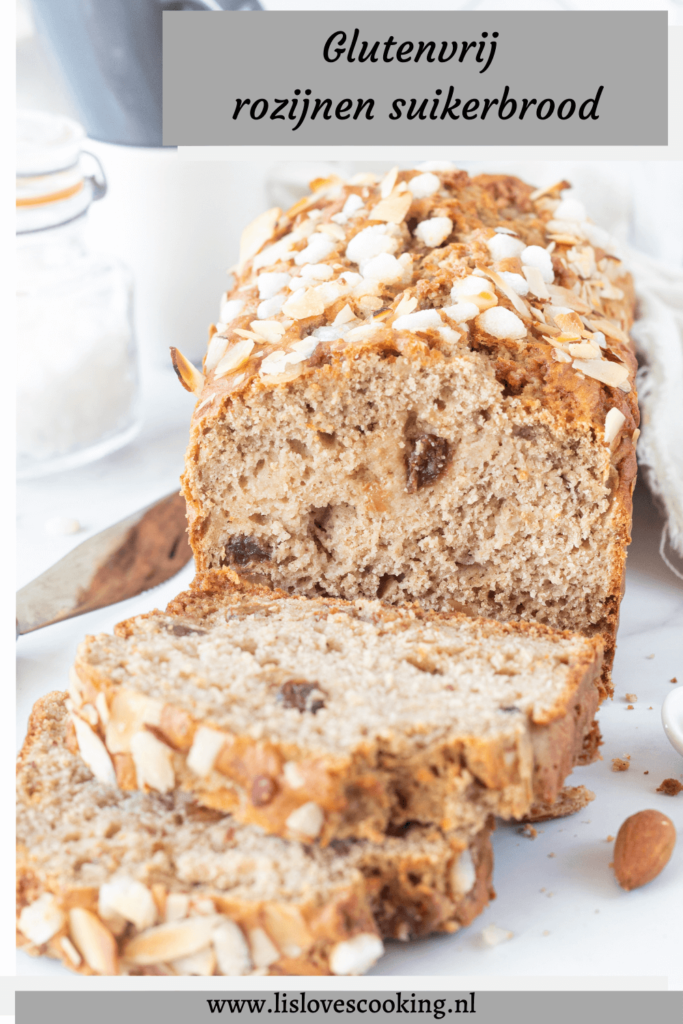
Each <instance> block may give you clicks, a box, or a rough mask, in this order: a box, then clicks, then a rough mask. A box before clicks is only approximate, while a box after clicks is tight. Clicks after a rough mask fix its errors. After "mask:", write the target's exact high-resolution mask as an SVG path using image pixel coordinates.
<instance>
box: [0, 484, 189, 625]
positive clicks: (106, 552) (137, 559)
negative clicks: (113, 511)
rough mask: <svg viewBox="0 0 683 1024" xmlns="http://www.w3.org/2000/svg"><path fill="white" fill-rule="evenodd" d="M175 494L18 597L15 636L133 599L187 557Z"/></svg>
mask: <svg viewBox="0 0 683 1024" xmlns="http://www.w3.org/2000/svg"><path fill="white" fill-rule="evenodd" d="M186 530H187V522H186V518H185V499H184V498H183V497H182V495H180V494H178V493H174V494H167V495H166V496H165V497H164V498H160V499H159V500H158V501H155V502H153V503H152V504H151V505H147V506H146V507H145V508H142V509H140V510H139V511H137V512H134V513H133V515H131V516H127V517H126V518H125V519H122V520H121V521H120V522H118V523H115V524H114V526H109V527H108V528H107V529H106V530H102V531H101V532H100V533H97V534H95V536H94V537H90V538H89V539H88V540H86V541H83V543H82V544H79V545H78V547H76V548H74V549H73V551H70V552H69V554H68V555H66V556H65V557H64V558H62V559H60V561H59V562H56V563H55V565H53V566H51V567H50V568H49V569H48V570H47V571H46V572H44V573H42V575H40V576H38V577H36V579H34V580H32V581H31V582H30V583H27V585H26V586H25V587H22V588H21V590H19V591H18V592H17V635H23V634H24V633H31V632H32V631H33V630H34V629H40V628H41V627H42V626H49V625H51V624H52V623H53V622H61V621H62V620H63V619H70V618H73V617H74V616H75V615H83V614H84V612H91V611H94V610H95V609H96V608H105V607H106V606H107V605H110V604H116V602H117V601H123V600H125V599H126V598H128V597H135V595H136V594H141V593H142V592H143V591H144V590H149V589H150V587H155V586H157V585H158V584H159V583H163V582H164V581H165V580H167V579H170V578H171V576H174V575H175V574H176V573H177V572H179V570H180V569H182V567H183V566H184V565H186V564H187V562H188V561H189V560H190V558H191V557H192V550H191V548H190V545H189V543H188V540H187V532H186Z"/></svg>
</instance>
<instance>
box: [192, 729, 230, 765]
mask: <svg viewBox="0 0 683 1024" xmlns="http://www.w3.org/2000/svg"><path fill="white" fill-rule="evenodd" d="M224 744H225V736H224V735H223V733H222V732H218V731H217V730H216V729H207V727H206V726H204V725H202V726H200V727H199V729H197V731H196V733H195V735H194V741H193V743H192V747H191V749H190V753H189V754H188V755H187V767H188V768H189V769H190V770H191V771H193V772H194V773H195V775H199V776H200V777H201V778H206V776H207V775H209V774H210V773H211V772H212V771H213V766H214V764H215V763H216V758H217V757H218V755H219V754H220V752H221V748H222V747H223V746H224Z"/></svg>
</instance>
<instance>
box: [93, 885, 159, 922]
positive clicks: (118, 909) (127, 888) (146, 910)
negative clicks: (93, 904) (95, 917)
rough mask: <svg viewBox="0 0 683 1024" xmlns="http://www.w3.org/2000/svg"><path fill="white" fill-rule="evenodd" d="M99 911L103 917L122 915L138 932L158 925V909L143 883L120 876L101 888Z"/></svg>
mask: <svg viewBox="0 0 683 1024" xmlns="http://www.w3.org/2000/svg"><path fill="white" fill-rule="evenodd" d="M98 910H99V913H100V916H101V917H104V918H106V917H107V916H108V915H109V914H111V913H115V914H120V915H121V917H124V918H125V919H126V921H130V922H131V923H132V924H134V925H135V927H136V928H137V929H138V931H142V930H143V929H144V928H151V927H152V925H153V924H156V920H157V907H156V903H155V902H154V898H153V896H152V894H151V892H150V891H149V889H148V888H147V886H146V885H143V884H142V882H138V881H136V880H135V879H134V878H129V877H127V876H125V875H119V876H118V877H116V878H112V879H111V881H109V882H105V883H104V885H102V886H100V894H99V903H98Z"/></svg>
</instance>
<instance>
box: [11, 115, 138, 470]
mask: <svg viewBox="0 0 683 1024" xmlns="http://www.w3.org/2000/svg"><path fill="white" fill-rule="evenodd" d="M84 134H85V133H84V131H83V128H82V127H81V126H80V125H79V124H77V123H76V122H75V121H71V120H69V119H68V118H64V117H55V116H53V115H51V114H43V113H39V112H22V113H20V114H19V115H18V139H17V273H16V278H17V338H18V358H17V448H18V474H19V476H20V477H32V476H39V475H42V474H45V473H50V472H54V471H57V470H61V469H68V468H71V467H74V466H79V465H82V464H83V463H86V462H90V461H91V460H93V459H96V458H99V457H101V456H102V455H105V454H107V453H109V452H111V451H114V450H115V449H116V448H119V447H121V446H122V445H124V444H126V443H127V442H128V441H130V440H131V438H132V437H134V436H135V434H136V433H137V430H138V429H139V400H138V399H139V395H138V373H137V358H136V348H135V340H134V335H133V323H132V282H131V278H130V274H129V273H128V271H127V270H126V268H125V267H124V266H123V265H122V264H120V263H119V262H118V261H116V260H114V259H111V258H109V257H105V256H102V255H100V254H97V253H93V252H91V251H90V249H89V246H88V244H87V238H86V227H87V212H88V207H89V206H90V204H91V202H92V201H93V200H95V199H100V198H101V197H102V196H103V195H104V194H105V192H106V184H105V182H104V178H103V175H102V171H101V167H100V166H99V164H97V168H98V173H97V175H96V176H94V177H93V176H88V175H87V174H86V173H85V171H84V169H83V164H84V162H85V160H87V159H88V158H90V159H92V160H94V158H93V157H90V154H85V153H82V152H81V145H82V142H83V139H84Z"/></svg>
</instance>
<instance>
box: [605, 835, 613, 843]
mask: <svg viewBox="0 0 683 1024" xmlns="http://www.w3.org/2000/svg"><path fill="white" fill-rule="evenodd" d="M606 842H608V843H613V842H614V836H607V840H606Z"/></svg>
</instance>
